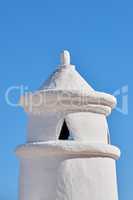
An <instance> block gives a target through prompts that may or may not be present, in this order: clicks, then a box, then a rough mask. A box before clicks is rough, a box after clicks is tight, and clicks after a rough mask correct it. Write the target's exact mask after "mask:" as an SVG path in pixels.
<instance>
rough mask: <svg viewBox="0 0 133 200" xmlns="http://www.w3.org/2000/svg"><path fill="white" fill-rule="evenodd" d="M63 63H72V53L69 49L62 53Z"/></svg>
mask: <svg viewBox="0 0 133 200" xmlns="http://www.w3.org/2000/svg"><path fill="white" fill-rule="evenodd" d="M61 65H70V53H69V51H67V50H64V51H63V52H62V53H61Z"/></svg>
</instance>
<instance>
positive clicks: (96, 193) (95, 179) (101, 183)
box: [20, 156, 118, 200]
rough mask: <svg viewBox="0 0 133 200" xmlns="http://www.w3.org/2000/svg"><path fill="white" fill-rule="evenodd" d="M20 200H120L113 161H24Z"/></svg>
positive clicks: (54, 158) (44, 159)
mask: <svg viewBox="0 0 133 200" xmlns="http://www.w3.org/2000/svg"><path fill="white" fill-rule="evenodd" d="M20 183H21V188H20V200H81V199H84V200H88V199H91V200H117V199H118V198H117V183H116V171H115V161H114V160H113V159H111V158H102V157H96V158H95V157H94V158H85V157H82V158H80V157H70V156H69V157H61V156H60V157H56V156H55V157H47V156H46V157H42V158H40V159H37V158H35V159H30V160H22V161H21V177H20Z"/></svg>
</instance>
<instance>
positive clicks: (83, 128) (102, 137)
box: [66, 112, 108, 143]
mask: <svg viewBox="0 0 133 200" xmlns="http://www.w3.org/2000/svg"><path fill="white" fill-rule="evenodd" d="M66 122H67V124H68V127H69V129H70V130H71V132H72V136H73V138H74V140H79V141H88V142H92V143H93V142H99V143H100V142H102V143H107V142H108V141H107V140H108V133H107V129H108V125H107V122H106V118H105V116H104V115H100V114H95V113H89V112H88V113H82V112H81V113H73V114H69V115H67V117H66Z"/></svg>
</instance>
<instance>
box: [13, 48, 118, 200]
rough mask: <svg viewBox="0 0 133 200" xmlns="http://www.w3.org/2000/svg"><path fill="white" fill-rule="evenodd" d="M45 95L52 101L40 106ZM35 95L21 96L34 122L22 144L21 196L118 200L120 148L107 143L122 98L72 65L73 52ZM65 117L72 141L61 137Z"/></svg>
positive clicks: (63, 56) (27, 198)
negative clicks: (93, 83)
mask: <svg viewBox="0 0 133 200" xmlns="http://www.w3.org/2000/svg"><path fill="white" fill-rule="evenodd" d="M64 94H65V95H64ZM43 95H46V97H47V98H46V99H47V101H46V102H44V101H43V102H42V103H41V104H40V105H39V106H35V105H34V104H33V102H34V101H35V102H38V100H39V98H40V97H42V96H43ZM29 96H30V98H29V99H28V100H27V101H26V102H25V101H24V96H23V97H21V100H20V103H21V105H22V106H23V107H24V109H25V111H26V112H28V115H29V122H28V136H27V143H26V144H24V145H21V146H19V147H18V148H17V149H16V154H17V156H19V158H20V162H21V164H20V166H21V169H20V193H19V199H20V200H81V199H83V200H118V195H117V181H116V170H115V160H117V159H118V158H119V156H120V151H119V149H118V148H116V147H114V146H112V145H109V144H107V141H108V140H107V138H108V125H107V121H106V116H107V115H109V114H110V113H111V110H112V109H113V108H114V107H115V105H116V99H115V98H114V97H113V96H112V95H109V94H105V93H100V92H96V91H95V90H93V88H92V87H91V86H90V85H89V84H88V83H87V82H86V81H85V80H84V79H83V78H82V77H81V76H80V74H79V73H78V72H77V71H76V70H75V66H73V65H71V64H70V55H69V52H67V51H64V52H63V53H62V54H61V66H60V67H59V69H57V70H56V71H55V72H54V73H53V74H52V75H51V76H50V78H49V79H48V80H47V81H46V82H45V83H44V84H43V86H42V87H41V89H40V90H39V91H37V92H35V93H31V94H29ZM57 97H58V98H59V99H57ZM81 99H82V100H85V101H81ZM51 105H52V106H51ZM34 114H36V115H34ZM64 119H65V120H66V123H67V125H68V128H69V131H70V134H71V136H72V138H73V140H71V141H59V140H58V138H59V134H60V131H61V127H62V124H63V121H64Z"/></svg>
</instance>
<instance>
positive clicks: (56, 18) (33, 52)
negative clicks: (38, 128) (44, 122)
mask: <svg viewBox="0 0 133 200" xmlns="http://www.w3.org/2000/svg"><path fill="white" fill-rule="evenodd" d="M63 49H69V50H70V51H71V53H72V62H73V63H74V64H76V66H77V69H78V71H80V73H81V74H82V75H83V77H84V78H86V79H87V81H88V82H89V83H91V85H92V86H93V87H94V88H95V89H97V90H99V91H106V92H109V93H113V92H114V91H115V90H117V89H119V88H121V87H122V86H124V85H128V87H129V114H128V115H124V114H122V113H120V112H118V111H114V112H113V113H112V115H111V116H110V118H109V120H108V121H109V126H110V132H111V139H112V143H113V144H116V145H118V146H119V147H120V148H121V151H122V157H121V159H120V160H119V161H118V162H117V174H118V182H119V196H120V200H132V199H133V188H132V180H133V155H132V154H133V135H132V134H133V133H132V129H133V126H132V125H133V118H132V114H131V106H130V102H131V101H132V97H133V91H132V84H133V80H132V79H133V75H132V74H133V1H132V0H127V1H125V0H110V1H107V0H101V1H99V0H93V1H92V0H91V1H90V0H82V1H80V0H79V1H78V0H73V1H72V0H67V1H63V0H56V1H54V0H53V1H52V0H42V1H40V0H36V1H34V0H23V1H18V0H16V1H14V0H12V1H11V0H4V1H1V2H0V122H1V123H0V138H1V139H0V152H1V153H0V200H17V191H18V189H17V184H18V183H17V177H18V169H19V162H18V160H17V159H16V157H15V155H14V153H13V151H14V149H15V147H16V146H17V145H18V144H21V143H24V142H25V137H26V121H27V119H26V115H25V113H24V112H23V110H22V109H21V108H13V107H10V106H8V105H7V104H6V102H5V99H4V94H5V92H6V90H7V88H8V87H9V86H12V85H13V86H17V85H21V84H23V85H25V86H29V89H30V90H35V89H36V88H38V87H39V86H40V85H41V83H42V82H43V81H44V80H45V79H46V78H47V76H48V75H49V74H50V73H51V72H52V71H53V70H54V69H55V68H56V66H57V64H58V63H59V53H60V51H61V50H63ZM18 97H19V94H18V93H15V92H14V93H12V96H11V98H12V101H16V100H17V99H18ZM118 99H119V106H121V103H122V100H121V96H119V98H118Z"/></svg>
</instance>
